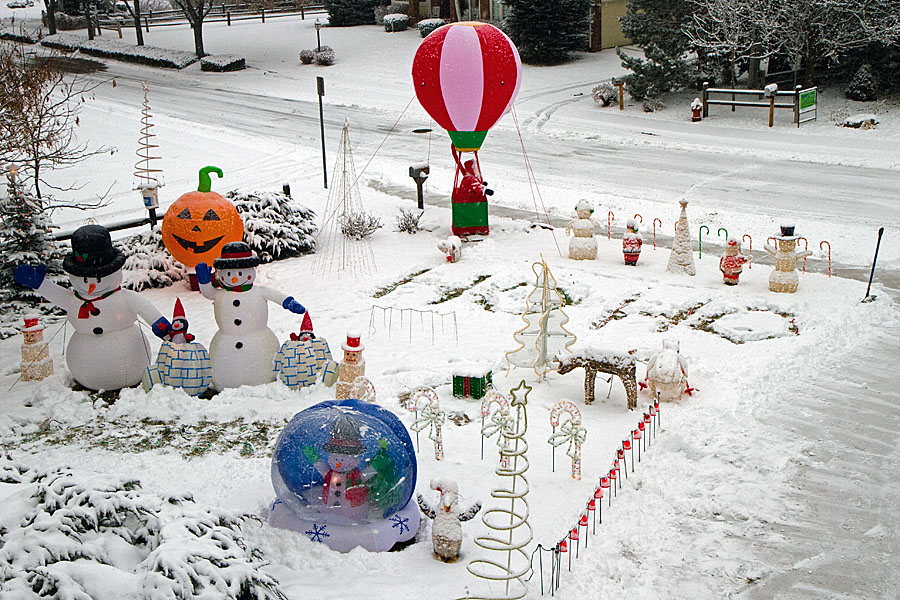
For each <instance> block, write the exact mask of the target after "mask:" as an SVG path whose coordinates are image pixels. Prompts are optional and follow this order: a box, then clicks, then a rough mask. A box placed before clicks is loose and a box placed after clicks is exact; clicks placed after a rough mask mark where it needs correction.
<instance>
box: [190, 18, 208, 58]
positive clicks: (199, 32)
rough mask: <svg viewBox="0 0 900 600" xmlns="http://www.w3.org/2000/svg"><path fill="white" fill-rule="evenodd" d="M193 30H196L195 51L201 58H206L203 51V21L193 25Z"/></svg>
mask: <svg viewBox="0 0 900 600" xmlns="http://www.w3.org/2000/svg"><path fill="white" fill-rule="evenodd" d="M191 29H193V30H194V50H195V51H196V52H197V56H198V57H199V58H203V57H204V56H206V53H205V52H204V51H203V21H198V22H196V23H191Z"/></svg>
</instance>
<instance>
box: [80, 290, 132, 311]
mask: <svg viewBox="0 0 900 600" xmlns="http://www.w3.org/2000/svg"><path fill="white" fill-rule="evenodd" d="M121 289H122V286H119V287H117V288H116V289H114V290H110V291H108V292H106V293H105V294H101V295H99V296H97V297H96V298H84V297H82V295H81V294H79V293H78V292H75V297H76V298H78V299H79V300H81V306H80V307H79V308H78V318H79V319H88V318H90V316H91V315H94V316H97V315H99V314H100V310H99V309H98V308H96V307H95V306H94V302H97V301H98V300H103V299H104V298H109V297H110V296H112V295H113V294H115V293H116V292H118V291H119V290H121Z"/></svg>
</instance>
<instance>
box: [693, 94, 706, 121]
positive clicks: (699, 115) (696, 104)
mask: <svg viewBox="0 0 900 600" xmlns="http://www.w3.org/2000/svg"><path fill="white" fill-rule="evenodd" d="M702 120H703V103H702V102H701V101H700V98H694V101H693V102H691V121H692V122H694V123H696V122H697V121H702Z"/></svg>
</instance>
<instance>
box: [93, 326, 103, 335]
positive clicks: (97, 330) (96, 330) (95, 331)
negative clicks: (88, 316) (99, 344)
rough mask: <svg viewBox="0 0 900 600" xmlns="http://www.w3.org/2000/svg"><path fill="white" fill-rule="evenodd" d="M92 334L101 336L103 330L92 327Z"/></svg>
mask: <svg viewBox="0 0 900 600" xmlns="http://www.w3.org/2000/svg"><path fill="white" fill-rule="evenodd" d="M94 334H95V335H103V328H102V327H94Z"/></svg>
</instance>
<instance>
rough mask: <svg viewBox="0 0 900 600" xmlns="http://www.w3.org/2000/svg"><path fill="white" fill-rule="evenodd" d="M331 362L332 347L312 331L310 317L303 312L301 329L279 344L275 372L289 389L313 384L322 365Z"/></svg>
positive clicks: (307, 313)
mask: <svg viewBox="0 0 900 600" xmlns="http://www.w3.org/2000/svg"><path fill="white" fill-rule="evenodd" d="M330 362H332V359H331V348H329V347H328V342H327V341H326V340H325V338H321V337H316V334H315V333H313V326H312V319H310V318H309V312H308V311H307V312H306V313H304V315H303V323H302V324H301V325H300V333H292V334H291V339H289V340H288V341H286V342H285V343H283V344H282V345H281V349H280V350H279V351H278V353H277V354H276V355H275V374H276V375H277V376H278V377H279V378H280V379H281V381H282V382H283V383H284V385H286V386H288V387H289V388H291V389H292V390H296V389H299V388H302V387H306V386H309V385H313V384H315V383H316V380H317V379H318V377H319V373H321V372H322V369H324V368H325V365H327V364H328V363H330Z"/></svg>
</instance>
